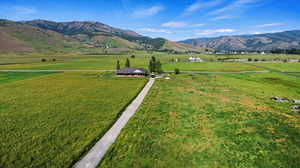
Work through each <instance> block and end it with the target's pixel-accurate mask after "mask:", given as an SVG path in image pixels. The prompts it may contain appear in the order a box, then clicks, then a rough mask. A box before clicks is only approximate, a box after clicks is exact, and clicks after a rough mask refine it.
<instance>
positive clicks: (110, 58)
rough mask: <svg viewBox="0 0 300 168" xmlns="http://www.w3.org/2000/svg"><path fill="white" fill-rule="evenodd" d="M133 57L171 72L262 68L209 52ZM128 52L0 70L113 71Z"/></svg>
mask: <svg viewBox="0 0 300 168" xmlns="http://www.w3.org/2000/svg"><path fill="white" fill-rule="evenodd" d="M135 55H136V58H134V59H130V62H131V66H132V67H142V68H146V69H147V68H148V64H149V59H150V57H151V56H152V55H154V56H156V58H157V59H159V60H160V61H161V63H162V64H163V70H165V71H174V69H175V68H179V69H180V70H182V71H211V72H216V71H219V72H237V71H261V70H264V68H260V67H255V66H252V65H248V64H242V63H238V62H211V61H212V60H214V56H211V55H198V56H199V57H201V58H203V59H204V60H207V61H206V62H203V63H189V62H187V59H188V58H189V57H190V56H189V55H174V54H166V53H153V54H145V53H136V54H135ZM129 57H130V55H94V56H93V55H85V56H83V55H81V56H77V57H75V56H74V55H73V56H69V57H67V56H65V57H64V60H59V59H57V61H56V62H53V61H51V59H50V61H47V62H41V61H40V60H39V62H33V63H22V64H20V63H16V64H7V65H0V70H1V69H2V70H3V69H5V70H9V69H19V70H20V69H23V70H24V69H31V70H58V69H59V70H72V69H73V70H74V69H75V70H80V69H83V70H87V69H89V70H114V69H115V68H116V62H117V60H120V61H121V65H122V66H124V65H125V60H126V58H129ZM25 58H28V57H25ZM176 58H177V59H180V62H172V59H176Z"/></svg>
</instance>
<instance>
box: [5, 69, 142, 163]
mask: <svg viewBox="0 0 300 168" xmlns="http://www.w3.org/2000/svg"><path fill="white" fill-rule="evenodd" d="M145 83H146V79H145V78H139V79H136V78H116V77H114V76H113V75H112V74H109V73H0V90H1V92H0V167H5V168H15V167H71V166H72V165H73V164H74V162H76V161H78V160H79V158H80V157H81V156H82V154H83V153H84V152H86V151H87V150H88V149H89V147H90V146H91V145H92V144H93V143H94V142H95V141H96V140H97V139H99V138H100V137H101V136H102V135H103V134H104V133H105V132H106V131H107V130H108V128H109V127H110V126H111V125H112V124H113V123H114V121H115V120H116V119H117V117H118V115H119V114H120V112H121V111H122V110H123V108H125V107H126V106H127V104H128V103H129V102H130V100H132V99H133V98H134V97H135V96H136V95H137V93H138V92H139V90H140V89H141V88H143V86H144V84H145Z"/></svg>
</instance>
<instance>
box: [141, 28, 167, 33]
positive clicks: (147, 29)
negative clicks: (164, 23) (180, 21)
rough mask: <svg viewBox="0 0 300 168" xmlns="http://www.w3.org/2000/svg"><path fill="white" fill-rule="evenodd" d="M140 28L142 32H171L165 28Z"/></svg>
mask: <svg viewBox="0 0 300 168" xmlns="http://www.w3.org/2000/svg"><path fill="white" fill-rule="evenodd" d="M140 30H141V31H143V32H150V33H167V34H171V33H172V32H171V31H169V30H165V29H152V28H142V29H140Z"/></svg>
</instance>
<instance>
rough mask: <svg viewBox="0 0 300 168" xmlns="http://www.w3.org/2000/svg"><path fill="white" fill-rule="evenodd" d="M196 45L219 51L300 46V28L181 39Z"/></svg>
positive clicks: (185, 42)
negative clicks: (264, 32) (276, 31)
mask: <svg viewBox="0 0 300 168" xmlns="http://www.w3.org/2000/svg"><path fill="white" fill-rule="evenodd" d="M180 43H183V44H187V45H192V46H196V47H204V48H211V49H214V50H218V51H270V50H274V49H291V48H300V30H293V31H284V32H278V33H266V34H254V35H240V36H221V37H214V38H196V39H188V40H184V41H180Z"/></svg>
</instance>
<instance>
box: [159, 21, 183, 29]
mask: <svg viewBox="0 0 300 168" xmlns="http://www.w3.org/2000/svg"><path fill="white" fill-rule="evenodd" d="M162 26H163V27H172V28H178V27H185V26H187V23H186V22H175V21H170V22H166V23H163V24H162Z"/></svg>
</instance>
